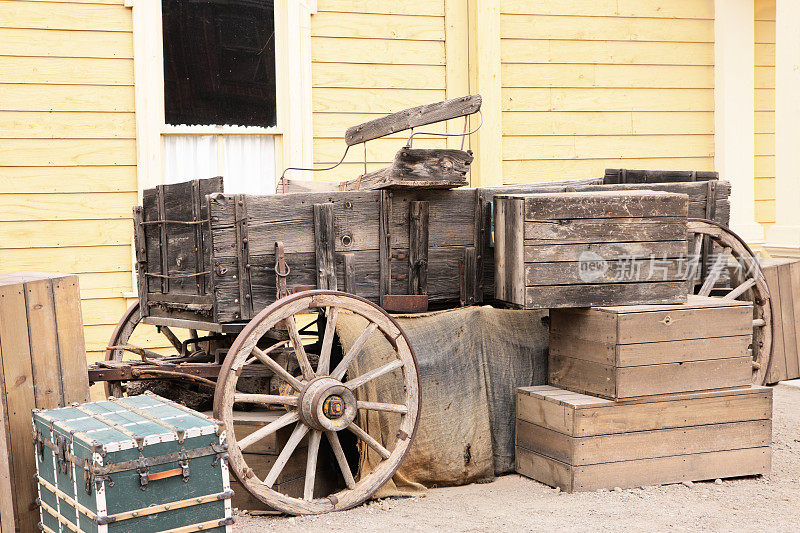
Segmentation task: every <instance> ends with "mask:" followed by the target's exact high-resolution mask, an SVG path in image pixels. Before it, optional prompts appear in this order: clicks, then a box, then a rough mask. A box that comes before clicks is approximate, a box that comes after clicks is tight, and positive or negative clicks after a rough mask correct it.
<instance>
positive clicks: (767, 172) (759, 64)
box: [755, 0, 775, 223]
mask: <svg viewBox="0 0 800 533" xmlns="http://www.w3.org/2000/svg"><path fill="white" fill-rule="evenodd" d="M755 85H756V88H755V109H756V115H755V152H756V160H755V172H756V173H755V182H756V190H755V199H756V206H755V209H756V221H758V222H761V223H770V222H775V0H756V2H755Z"/></svg>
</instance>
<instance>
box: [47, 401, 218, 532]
mask: <svg viewBox="0 0 800 533" xmlns="http://www.w3.org/2000/svg"><path fill="white" fill-rule="evenodd" d="M33 431H34V440H35V444H36V468H37V481H38V488H39V500H38V501H39V503H40V508H41V524H40V527H41V528H42V529H43V530H44V531H55V532H68V531H85V532H87V533H94V532H97V533H106V532H108V533H117V532H151V531H173V532H175V533H177V532H189V531H214V532H223V531H226V532H227V531H230V530H231V526H230V525H231V524H232V523H233V518H232V515H231V500H230V498H231V496H232V495H233V492H232V491H231V488H230V481H229V478H228V465H227V444H226V443H225V433H224V431H223V428H222V426H220V425H218V423H217V422H216V421H215V420H213V419H211V418H208V417H206V416H205V415H202V414H200V413H198V412H196V411H192V410H191V409H188V408H186V407H184V406H182V405H179V404H176V403H174V402H171V401H169V400H166V399H164V398H161V397H159V396H156V395H154V394H144V395H141V396H131V397H127V398H116V399H110V400H108V401H100V402H92V403H87V404H83V405H77V404H73V405H72V406H71V407H63V408H60V409H50V410H47V411H37V410H34V412H33Z"/></svg>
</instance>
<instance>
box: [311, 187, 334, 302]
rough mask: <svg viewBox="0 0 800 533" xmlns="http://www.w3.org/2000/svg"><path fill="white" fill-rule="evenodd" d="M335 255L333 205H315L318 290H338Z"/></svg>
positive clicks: (315, 249) (315, 250) (315, 253)
mask: <svg viewBox="0 0 800 533" xmlns="http://www.w3.org/2000/svg"><path fill="white" fill-rule="evenodd" d="M335 253H336V234H335V230H334V225H333V204H332V203H325V204H314V255H315V257H316V259H317V288H318V289H328V290H332V291H335V290H338V288H337V283H336V260H335V258H334V255H335Z"/></svg>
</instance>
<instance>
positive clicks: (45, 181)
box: [0, 165, 136, 194]
mask: <svg viewBox="0 0 800 533" xmlns="http://www.w3.org/2000/svg"><path fill="white" fill-rule="evenodd" d="M98 175H101V176H103V179H101V180H98V179H97V176H98ZM86 191H92V192H95V193H102V192H136V166H135V165H128V166H121V165H120V166H96V167H0V194H9V193H10V194H26V193H36V194H39V193H86Z"/></svg>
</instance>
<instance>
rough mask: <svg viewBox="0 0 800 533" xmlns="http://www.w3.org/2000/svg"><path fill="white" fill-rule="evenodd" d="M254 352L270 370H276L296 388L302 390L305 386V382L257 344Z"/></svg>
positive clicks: (279, 375) (276, 372)
mask: <svg viewBox="0 0 800 533" xmlns="http://www.w3.org/2000/svg"><path fill="white" fill-rule="evenodd" d="M252 354H253V355H255V356H256V358H257V359H258V360H259V361H261V362H262V363H264V364H265V365H267V366H268V367H269V369H270V370H272V371H273V372H275V374H277V375H278V377H279V378H281V379H282V380H283V381H285V382H286V383H288V384H289V385H290V386H291V387H292V388H293V389H294V390H296V391H298V392H300V389H302V388H303V384H302V383H300V380H298V379H297V378H296V377H294V376H293V375H291V374H290V373H289V372H287V371H286V369H285V368H283V367H282V366H281V365H279V364H278V362H277V361H276V360H275V359H273V358H272V357H270V356H268V355H267V354H266V353H264V352H262V351H261V349H260V348H258V347H257V346H254V347H253V351H252Z"/></svg>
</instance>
